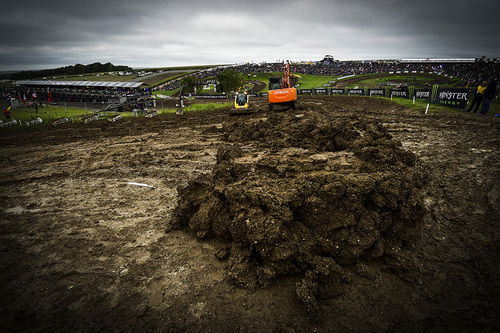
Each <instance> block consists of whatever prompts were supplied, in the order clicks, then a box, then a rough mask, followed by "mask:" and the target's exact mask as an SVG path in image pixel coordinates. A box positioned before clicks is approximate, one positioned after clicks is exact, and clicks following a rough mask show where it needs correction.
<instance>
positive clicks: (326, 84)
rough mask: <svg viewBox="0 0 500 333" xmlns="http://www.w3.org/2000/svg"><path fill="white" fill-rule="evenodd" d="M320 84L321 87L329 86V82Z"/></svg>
mask: <svg viewBox="0 0 500 333" xmlns="http://www.w3.org/2000/svg"><path fill="white" fill-rule="evenodd" d="M322 86H323V87H329V86H330V84H328V83H325V84H322Z"/></svg>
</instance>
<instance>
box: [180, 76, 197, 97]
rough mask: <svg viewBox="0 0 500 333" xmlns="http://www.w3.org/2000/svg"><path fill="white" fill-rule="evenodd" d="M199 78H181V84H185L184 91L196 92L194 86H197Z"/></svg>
mask: <svg viewBox="0 0 500 333" xmlns="http://www.w3.org/2000/svg"><path fill="white" fill-rule="evenodd" d="M196 83H197V79H196V78H195V77H194V76H185V77H183V78H182V80H181V85H183V86H184V88H183V89H182V93H192V92H194V87H195V86H196Z"/></svg>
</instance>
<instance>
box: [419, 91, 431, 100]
mask: <svg viewBox="0 0 500 333" xmlns="http://www.w3.org/2000/svg"><path fill="white" fill-rule="evenodd" d="M431 95H432V89H415V98H416V99H426V100H430V99H431Z"/></svg>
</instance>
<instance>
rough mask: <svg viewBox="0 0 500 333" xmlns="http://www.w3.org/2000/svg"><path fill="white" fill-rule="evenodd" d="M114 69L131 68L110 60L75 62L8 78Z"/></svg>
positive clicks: (111, 70)
mask: <svg viewBox="0 0 500 333" xmlns="http://www.w3.org/2000/svg"><path fill="white" fill-rule="evenodd" d="M114 71H132V68H131V67H129V66H115V65H113V64H112V63H110V62H108V63H105V64H101V63H100V62H95V63H93V64H89V65H82V64H76V65H74V66H65V67H59V68H53V69H42V70H38V71H22V72H19V73H14V74H11V75H10V78H11V79H12V80H27V79H35V78H42V77H49V76H60V75H78V74H88V73H100V72H114Z"/></svg>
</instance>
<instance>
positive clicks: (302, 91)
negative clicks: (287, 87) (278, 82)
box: [297, 89, 312, 95]
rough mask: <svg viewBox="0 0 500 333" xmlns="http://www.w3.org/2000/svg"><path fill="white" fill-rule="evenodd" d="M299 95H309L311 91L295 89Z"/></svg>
mask: <svg viewBox="0 0 500 333" xmlns="http://www.w3.org/2000/svg"><path fill="white" fill-rule="evenodd" d="M297 93H298V94H299V95H311V94H312V89H297Z"/></svg>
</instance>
